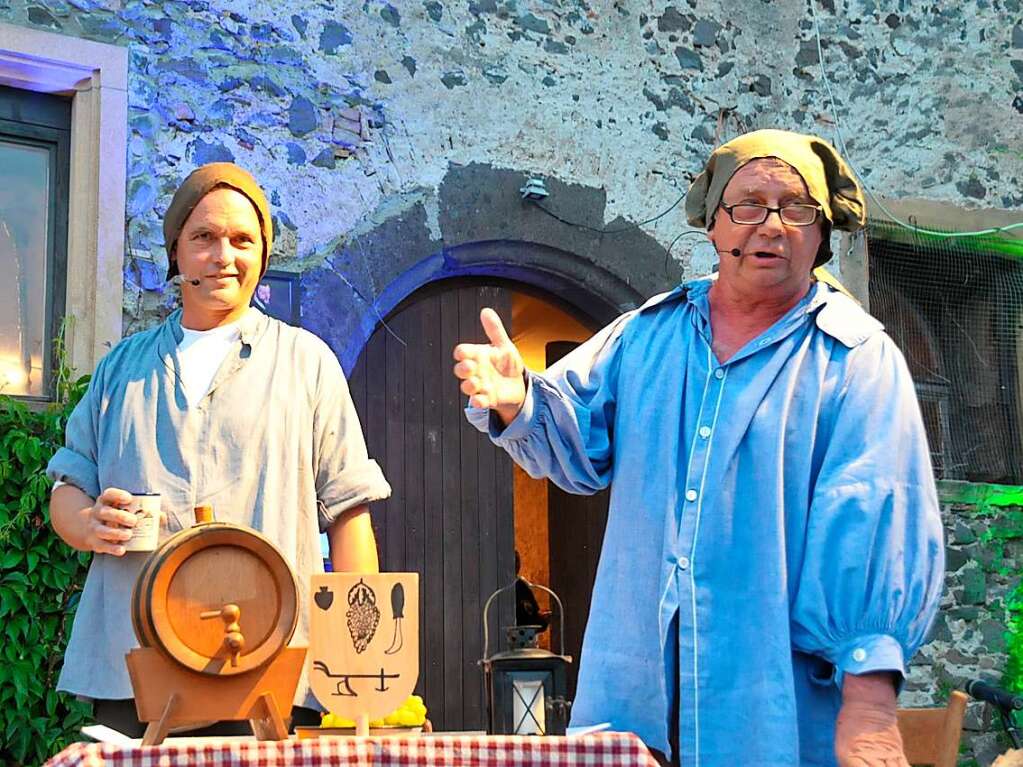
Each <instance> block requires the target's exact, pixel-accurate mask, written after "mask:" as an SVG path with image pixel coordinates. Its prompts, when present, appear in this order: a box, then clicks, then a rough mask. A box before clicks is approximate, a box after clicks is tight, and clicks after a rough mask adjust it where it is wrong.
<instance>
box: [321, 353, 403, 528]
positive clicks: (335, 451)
mask: <svg viewBox="0 0 1023 767" xmlns="http://www.w3.org/2000/svg"><path fill="white" fill-rule="evenodd" d="M317 390H318V395H317V403H316V409H315V413H314V416H313V451H314V455H313V461H314V465H315V468H316V501H317V506H318V507H319V525H320V530H321V531H325V530H326V529H327V528H328V527H330V525H331V523H333V522H334V520H335V519H337V518H338V516H340V515H341V513H342V512H345V511H347V510H348V509H352V508H355V507H356V506H361V505H363V504H366V503H370V502H372V501H380V500H383V499H385V498H388V497H389V496H390V495H391V486H390V485H389V484H388V483H387V480H386V479H384V473H383V471H381V469H380V465H379V464H378V463H377V462H376V461H374V460H373V459H372V458H370V457H369V454H368V452H367V450H366V440H365V438H364V436H363V433H362V425H361V424H360V423H359V415H358V413H356V411H355V405H354V403H353V402H352V397H351V394H350V393H349V391H348V382H347V381H346V380H345V376H344V372H343V371H342V369H341V365H340V364H339V363H338V361H337V358H336V357H334V355H333V354H332V353H331V352H330V351H329V350H327V349H326V347H324V353H323V355H322V357H321V363H320V368H319V381H318V387H317Z"/></svg>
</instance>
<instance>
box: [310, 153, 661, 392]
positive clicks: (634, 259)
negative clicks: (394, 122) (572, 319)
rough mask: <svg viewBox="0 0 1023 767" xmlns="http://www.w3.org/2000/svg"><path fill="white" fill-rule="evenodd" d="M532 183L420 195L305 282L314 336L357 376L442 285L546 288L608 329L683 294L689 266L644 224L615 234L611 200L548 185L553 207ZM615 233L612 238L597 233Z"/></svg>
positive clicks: (480, 173)
mask: <svg viewBox="0 0 1023 767" xmlns="http://www.w3.org/2000/svg"><path fill="white" fill-rule="evenodd" d="M527 177H528V175H527V174H525V173H522V172H516V171H511V170H503V169H498V168H493V167H491V166H489V165H481V164H473V165H467V166H454V167H452V168H451V170H450V171H449V172H448V174H447V176H446V177H445V179H444V182H443V183H442V184H441V185H440V186H439V187H438V189H437V190H436V193H435V194H433V193H430V194H426V193H423V194H420V195H417V196H413V197H412V198H410V200H407V201H404V204H403V205H402V206H401V207H400V210H397V211H396V212H394V213H393V214H392V215H390V216H388V217H387V218H385V219H384V220H383V221H382V222H381V223H379V224H377V225H375V226H373V227H371V228H369V229H368V230H366V231H365V232H363V233H361V234H359V235H358V236H354V237H352V238H350V239H349V240H347V241H346V242H345V243H344V244H343V245H341V246H339V247H338V248H337V250H336V251H335V252H334V253H333V254H332V255H331V256H330V257H329V258H328V259H327V260H326V261H325V262H324V263H323V264H322V265H320V266H319V267H317V268H315V269H311V270H309V271H307V272H305V273H304V274H303V276H302V325H303V326H304V327H306V328H308V329H310V330H312V331H313V332H314V333H316V334H317V335H318V336H320V337H321V338H323V339H324V340H325V341H326V342H327V344H328V345H329V346H330V347H331V348H332V349H333V350H334V352H335V353H336V354H337V355H338V358H339V359H340V360H341V363H342V365H343V367H344V369H345V371H346V372H351V370H352V367H353V366H354V364H355V360H356V359H357V358H358V356H359V353H360V352H361V350H362V348H363V346H364V344H365V342H366V340H367V339H368V338H369V337H370V335H371V334H372V332H373V329H374V328H375V327H377V325H378V324H379V323H380V322H381V320H382V319H383V318H384V317H385V316H386V315H387V314H388V313H389V312H390V311H391V310H392V309H393V308H394V307H395V306H397V305H398V304H399V303H400V302H401V301H402V300H404V299H405V298H406V297H408V296H409V295H411V294H412V293H413V292H414V291H415V290H417V289H418V288H420V287H422V286H423V285H426V284H428V283H430V282H433V281H436V280H441V279H448V278H452V277H463V276H490V277H495V278H508V279H513V280H515V281H517V282H520V283H523V284H527V285H536V286H539V287H542V288H543V289H544V290H546V291H547V292H549V293H553V294H555V295H557V296H559V297H560V298H561V299H562V300H563V301H564V302H565V303H566V304H568V305H570V306H571V307H573V308H574V310H575V311H577V312H579V313H581V314H582V315H584V316H587V317H589V318H591V319H593V320H594V321H596V322H597V323H598V324H603V323H606V322H609V321H610V320H611V319H613V318H614V317H615V316H616V315H618V314H619V313H621V312H622V311H627V310H629V309H632V308H635V307H636V306H637V305H638V304H640V303H642V301H643V300H645V299H646V298H647V297H649V296H651V295H654V294H655V293H658V292H661V291H663V290H666V289H668V288H670V287H672V286H674V285H675V284H677V283H678V281H679V279H680V277H681V267H680V266H679V265H678V263H677V262H675V261H672V260H670V259H666V257H665V251H664V248H663V247H662V246H661V244H660V243H659V242H658V241H657V240H655V239H654V238H653V237H651V236H650V235H648V234H646V233H645V232H643V231H642V229H640V228H639V227H638V226H634V225H632V222H629V221H624V220H620V219H619V220H614V221H610V222H608V223H607V224H606V225H604V220H605V207H606V195H605V193H604V191H603V190H601V189H596V188H592V187H583V186H579V185H572V184H565V183H562V182H560V181H558V180H556V179H547V180H546V183H547V188H548V190H549V191H550V197H549V198H548V199H547V200H544V201H543V203H544V206H545V207H546V208H547V209H548V210H549V211H550V212H552V213H555V214H556V215H557V216H558V217H559V218H561V219H564V220H565V221H573V222H578V223H579V224H582V225H583V226H574V225H571V224H566V223H564V222H563V221H561V220H558V218H554V217H553V216H552V215H550V213H548V212H544V210H542V209H541V208H539V207H538V206H537V205H536V204H534V203H531V202H529V201H524V200H523V199H522V196H521V194H520V189H521V187H522V186H523V185H524V184H525V182H526V179H527ZM601 227H603V228H605V229H607V230H608V231H607V232H606V233H603V234H601V233H599V232H595V231H592V229H594V228H597V229H599V228H601Z"/></svg>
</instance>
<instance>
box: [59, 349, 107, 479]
mask: <svg viewBox="0 0 1023 767" xmlns="http://www.w3.org/2000/svg"><path fill="white" fill-rule="evenodd" d="M103 370H104V364H103V361H101V362H100V364H99V365H98V366H97V367H96V372H95V373H94V375H93V376H92V379H91V380H90V381H89V385H88V387H87V388H86V391H85V395H84V396H83V397H82V399H81V400H80V401H79V402H78V404H77V405H75V409H74V410H72V411H71V416H70V417H69V418H68V422H67V428H66V429H65V432H64V447H62V448H60V449H59V450H58V451H57V452H56V453H55V454H54V455H53V457H52V458H51V459H50V462H49V463H48V464H47V465H46V476H47V477H49V479H50V480H52V481H54V482H64V483H67V484H69V485H74V486H75V487H77V488H79V489H80V490H82V491H83V492H85V493H86V494H87V495H89V496H90V497H92V498H97V497H98V496H99V494H100V486H99V418H100V405H101V401H102V386H103V383H102V382H103Z"/></svg>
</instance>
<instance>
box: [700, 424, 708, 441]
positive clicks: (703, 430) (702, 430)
mask: <svg viewBox="0 0 1023 767" xmlns="http://www.w3.org/2000/svg"><path fill="white" fill-rule="evenodd" d="M700 436H701V437H703V438H704V439H707V437H709V436H710V427H709V426H701V427H700Z"/></svg>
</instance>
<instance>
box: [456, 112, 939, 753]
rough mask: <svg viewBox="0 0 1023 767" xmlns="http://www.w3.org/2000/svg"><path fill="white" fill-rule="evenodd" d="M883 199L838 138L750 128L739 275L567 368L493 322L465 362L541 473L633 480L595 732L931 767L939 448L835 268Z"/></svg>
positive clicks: (742, 170) (596, 644)
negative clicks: (927, 719) (830, 272)
mask: <svg viewBox="0 0 1023 767" xmlns="http://www.w3.org/2000/svg"><path fill="white" fill-rule="evenodd" d="M864 207H865V204H864V199H863V194H862V191H861V189H860V186H859V184H858V183H857V182H856V180H855V178H854V177H853V175H852V173H851V172H850V170H849V168H848V167H847V165H846V164H845V162H844V161H843V160H842V159H841V157H839V155H838V153H837V152H836V151H835V150H834V148H833V147H832V146H831V145H830V144H828V143H827V142H825V141H822V140H821V139H819V138H817V137H814V136H805V135H800V134H795V133H789V132H786V131H757V132H755V133H750V134H747V135H744V136H741V137H739V138H737V139H734V140H733V141H730V142H728V143H727V144H724V145H722V146H721V147H719V148H718V149H717V150H715V151H714V153H713V154H712V155H711V157H710V159H709V161H708V163H707V165H706V167H705V169H704V170H703V172H702V173H701V174H700V175H699V176H698V177H697V178H696V179H695V181H694V182H693V184H692V186H691V188H690V190H689V195H688V197H687V202H686V211H687V214H688V218H689V222H690V223H691V224H693V225H695V226H705V227H706V229H707V236H708V238H709V239H710V241H711V242H712V243H713V244H714V247H715V249H716V250H717V251H718V252H719V253H720V254H721V258H720V266H719V270H718V275H717V277H716V278H715V279H699V280H695V281H692V282H689V283H687V284H684V285H682V286H680V287H679V288H677V289H676V290H674V291H671V292H670V293H667V294H664V295H661V296H657V297H655V298H653V299H651V300H650V301H649V302H647V303H646V304H645V305H644V306H642V307H640V308H639V309H637V310H635V311H632V312H628V313H627V314H624V315H622V316H621V317H619V318H618V319H617V320H615V321H614V322H613V323H611V325H609V326H608V327H606V328H604V329H603V330H602V331H600V332H599V333H598V334H597V335H596V336H594V337H593V338H592V339H590V340H589V341H588V342H586V343H585V344H583V345H582V346H580V347H579V348H578V349H577V350H575V351H574V352H573V353H572V354H570V355H568V356H567V357H565V358H564V359H563V360H561V361H560V362H559V363H558V364H557V365H555V366H554V367H552V368H551V369H549V370H547V371H546V372H545V373H543V374H538V373H534V372H531V371H526V370H525V368H524V366H523V363H522V358H521V357H520V356H519V354H518V352H517V351H516V349H515V346H514V345H513V344H512V343H511V341H510V340H509V338H508V336H507V334H506V332H505V330H504V328H503V327H502V325H501V322H500V320H499V319H498V317H497V315H496V314H495V313H494V312H492V311H491V310H489V309H488V310H484V312H483V314H482V316H481V319H482V322H483V325H484V328H485V330H486V332H487V335H488V338H489V339H490V343H489V344H479V345H476V344H461V345H459V346H458V347H456V349H455V355H454V356H455V359H456V360H458V362H457V364H456V365H455V374H456V375H457V376H458V377H459V378H460V379H462V383H461V387H462V391H463V392H464V393H466V394H468V395H470V398H469V405H470V407H469V409H468V411H467V412H468V416H469V419H470V420H471V421H472V422H473V423H474V424H475V425H476V426H477V427H478V428H479V429H480V430H481V431H485V432H488V433H489V434H490V437H491V439H493V440H494V442H495V443H496V444H498V445H500V446H502V447H503V448H505V449H506V450H507V451H508V453H509V454H510V455H511V456H512V458H513V459H514V460H515V461H516V462H517V463H518V464H519V465H521V466H522V467H523V468H524V469H525V470H526V471H527V472H529V473H530V475H532V476H534V477H548V478H550V479H551V480H552V481H554V482H555V483H556V484H558V485H559V486H560V487H562V488H564V489H565V490H567V491H569V492H575V493H594V492H596V491H598V490H600V489H602V488H604V487H606V486H608V485H610V486H611V504H610V512H609V515H608V522H607V531H606V534H605V537H604V545H603V550H602V552H601V557H600V565H599V567H598V570H597V579H596V583H595V586H594V591H593V605H592V608H591V612H590V619H589V624H588V625H587V628H586V637H585V640H584V643H583V650H582V659H581V666H580V675H579V684H578V694H577V699H576V701H575V705H574V708H573V715H572V718H573V723H575V724H586V723H595V722H602V721H610V722H611V724H612V726H613V727H614V728H616V729H621V730H631V731H634V732H636V733H637V734H639V736H640V737H641V738H642V739H643V740H644V741H645V742H646V743H647V744H648V746H650V747H651V749H654V750H656V751H657V752H659V754H658V757H659V758H661V759H662V760H663V761H664V762H665V763H674V764H678V763H679V762H681V764H683V765H694V766H696V767H719V766H720V767H733V766H734V765H744V767H778V766H779V765H797V764H798V765H829V766H830V765H836V764H838V765H841V767H880V766H881V765H885V766H888V765H895V766H899V767H901V766H902V765H905V759H904V757H903V755H902V744H901V740H900V738H899V733H898V729H897V725H896V717H895V696H896V691H897V688H898V686H899V685H900V683H901V681H902V678H903V675H904V674H905V673H906V664H907V663H908V662H909V659H910V657H911V656H912V654H913V653H914V652H915V651H916V649H917V648H918V647H919V646H920V644H922V643H923V641H924V638H925V636H926V633H927V630H928V627H929V625H930V623H931V621H932V619H933V617H934V614H935V612H936V610H937V606H938V599H939V596H940V592H941V587H942V579H943V571H944V566H943V565H944V563H943V546H942V530H941V520H940V516H939V510H938V501H937V496H936V492H935V486H934V479H933V475H932V472H931V465H930V459H929V453H928V447H927V440H926V435H925V432H924V428H923V424H922V421H921V417H920V410H919V406H918V404H917V401H916V396H915V393H914V389H913V382H912V380H911V379H910V374H909V371H908V369H907V367H906V364H905V361H904V359H903V357H902V355H901V354H900V352H899V350H898V349H897V348H896V347H895V344H894V343H893V342H892V340H891V339H890V338H889V337H888V336H887V335H886V334H885V332H884V330H883V328H882V326H881V325H880V323H878V322H877V321H876V320H874V319H873V318H871V317H870V316H869V315H868V314H866V313H865V312H864V311H863V310H862V309H861V308H860V307H859V306H858V305H857V304H856V303H855V302H854V301H853V300H852V299H850V298H848V297H847V296H845V295H843V294H842V293H840V292H838V291H836V290H833V289H831V288H830V287H828V286H827V285H825V284H823V283H821V282H818V281H816V280H815V279H814V277H813V269H814V268H815V267H816V266H819V265H821V264H823V263H824V262H826V261H827V260H828V259H829V258H830V257H831V252H830V247H829V242H830V235H831V230H832V227H837V228H839V229H844V230H846V231H854V230H856V229H859V228H860V227H862V226H863V224H864V218H865V216H864ZM488 411H489V412H488Z"/></svg>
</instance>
